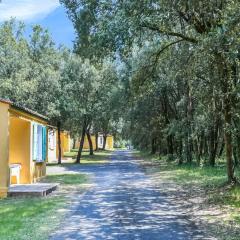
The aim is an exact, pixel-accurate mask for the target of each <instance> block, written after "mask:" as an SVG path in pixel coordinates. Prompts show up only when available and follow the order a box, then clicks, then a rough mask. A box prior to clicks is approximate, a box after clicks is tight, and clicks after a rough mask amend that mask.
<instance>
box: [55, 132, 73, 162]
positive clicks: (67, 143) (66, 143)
mask: <svg viewBox="0 0 240 240" xmlns="http://www.w3.org/2000/svg"><path fill="white" fill-rule="evenodd" d="M56 133H57V131H56ZM60 138H61V150H62V158H63V157H64V153H65V152H70V150H71V138H70V133H69V132H63V131H62V132H61V134H60ZM58 155H59V154H58V137H57V158H58Z"/></svg>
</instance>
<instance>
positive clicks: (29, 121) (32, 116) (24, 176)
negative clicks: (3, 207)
mask: <svg viewBox="0 0 240 240" xmlns="http://www.w3.org/2000/svg"><path fill="white" fill-rule="evenodd" d="M47 122H48V119H47V118H46V117H44V116H42V115H40V114H38V113H36V112H34V111H32V110H29V109H26V108H24V107H21V106H19V105H17V104H14V103H12V102H10V101H7V100H3V99H0V133H1V134H0V197H5V196H6V195H7V192H8V187H9V185H10V184H11V183H19V184H31V183H33V182H36V180H37V179H38V178H40V177H43V176H45V175H46V160H47Z"/></svg>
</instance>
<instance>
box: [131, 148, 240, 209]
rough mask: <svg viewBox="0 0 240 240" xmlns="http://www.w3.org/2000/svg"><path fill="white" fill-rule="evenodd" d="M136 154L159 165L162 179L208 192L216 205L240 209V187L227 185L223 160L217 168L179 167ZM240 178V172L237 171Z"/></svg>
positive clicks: (143, 154)
mask: <svg viewBox="0 0 240 240" xmlns="http://www.w3.org/2000/svg"><path fill="white" fill-rule="evenodd" d="M135 154H136V155H137V156H138V157H140V158H142V159H144V160H146V161H150V162H151V163H154V164H157V167H156V168H155V170H156V171H158V172H160V173H161V176H162V178H164V179H166V180H170V181H174V182H175V183H176V184H178V185H181V186H183V187H184V188H186V189H193V188H199V189H202V190H204V191H205V192H207V194H208V196H209V201H210V202H212V203H215V204H221V205H222V204H223V205H229V206H232V207H236V208H240V186H238V185H237V186H231V185H230V186H229V185H227V170H226V165H225V164H224V161H223V160H222V159H220V160H218V163H217V165H216V166H215V167H210V166H197V165H196V164H194V163H192V164H186V163H185V164H182V165H178V163H177V162H176V161H167V158H164V157H162V158H159V156H157V155H149V154H147V153H142V152H135ZM236 175H237V177H238V178H239V177H240V174H239V170H236Z"/></svg>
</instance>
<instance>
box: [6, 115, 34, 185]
mask: <svg viewBox="0 0 240 240" xmlns="http://www.w3.org/2000/svg"><path fill="white" fill-rule="evenodd" d="M30 131H31V123H30V122H27V121H24V120H21V119H19V118H17V117H13V116H11V117H10V131H9V133H10V135H9V136H10V139H9V164H13V163H19V164H21V166H22V169H21V174H20V183H22V184H26V183H31V182H32V180H31V162H30V161H31V159H30V153H31V142H30V141H31V133H30ZM13 181H14V179H13ZM12 183H15V182H12Z"/></svg>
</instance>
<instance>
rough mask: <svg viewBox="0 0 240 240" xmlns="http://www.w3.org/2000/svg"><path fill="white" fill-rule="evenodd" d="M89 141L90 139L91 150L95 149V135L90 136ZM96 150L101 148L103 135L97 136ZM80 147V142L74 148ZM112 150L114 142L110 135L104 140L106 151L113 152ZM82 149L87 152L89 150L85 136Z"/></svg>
mask: <svg viewBox="0 0 240 240" xmlns="http://www.w3.org/2000/svg"><path fill="white" fill-rule="evenodd" d="M91 139H92V143H93V149H96V137H95V135H91ZM97 141H98V148H99V149H101V148H103V141H104V140H103V135H102V134H99V135H98V140H97ZM79 145H80V140H79V141H78V142H77V144H76V148H79ZM113 148H114V140H113V136H112V135H108V136H107V140H106V147H105V149H106V150H113ZM83 149H84V150H88V149H89V143H88V138H87V136H85V139H84V145H83Z"/></svg>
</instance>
